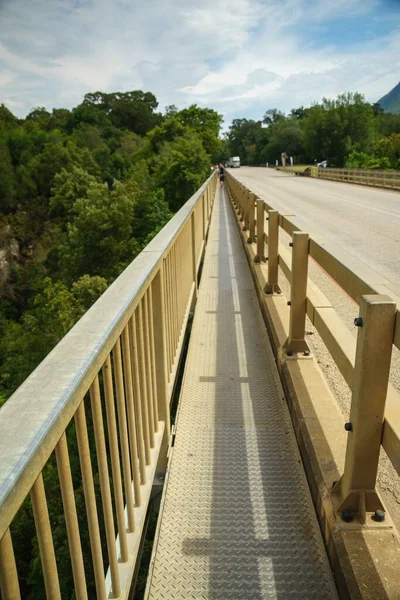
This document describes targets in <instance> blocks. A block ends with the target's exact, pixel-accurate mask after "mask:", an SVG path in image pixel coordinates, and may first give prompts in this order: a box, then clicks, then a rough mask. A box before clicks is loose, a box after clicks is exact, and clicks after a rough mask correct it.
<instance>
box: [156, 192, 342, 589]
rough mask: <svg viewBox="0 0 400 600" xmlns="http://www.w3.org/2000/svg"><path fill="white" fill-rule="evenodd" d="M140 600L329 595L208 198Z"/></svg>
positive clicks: (291, 458)
mask: <svg viewBox="0 0 400 600" xmlns="http://www.w3.org/2000/svg"><path fill="white" fill-rule="evenodd" d="M146 597H147V598H148V599H154V600H155V599H157V600H160V599H162V598H168V599H171V598H174V599H175V600H179V599H181V600H188V599H189V598H195V599H196V600H200V599H201V598H204V599H210V600H211V599H212V600H218V599H220V600H226V599H227V598H229V599H230V600H244V599H246V600H252V599H260V598H269V599H280V600H290V599H297V598H298V599H300V598H307V599H308V600H312V599H313V598H315V599H316V600H317V599H318V600H323V599H336V598H337V592H336V588H335V585H334V582H333V578H332V574H331V570H330V567H329V564H328V560H327V557H326V553H325V549H324V546H323V542H322V538H321V534H320V531H319V527H318V523H317V519H316V516H315V512H314V507H313V505H312V501H311V497H310V493H309V490H308V485H307V481H306V478H305V474H304V471H303V466H302V463H301V459H300V454H299V451H298V447H297V443H296V438H295V435H294V432H293V429H292V424H291V420H290V416H289V412H288V409H287V405H286V401H285V398H284V395H283V391H282V387H281V383H280V379H279V375H278V372H277V368H276V366H275V361H274V357H273V353H272V349H271V346H270V342H269V339H268V335H267V332H266V329H265V325H264V321H263V318H262V314H261V310H260V307H259V303H258V298H257V295H256V291H255V288H254V283H253V280H252V277H251V274H250V270H249V267H248V264H247V260H246V257H245V254H244V252H243V248H242V245H241V241H240V236H239V233H238V230H237V226H236V222H235V217H234V215H233V211H232V208H231V205H230V202H229V200H228V198H227V196H226V194H225V192H222V193H220V192H219V191H217V196H216V200H215V204H214V209H213V215H212V219H211V225H210V230H209V236H208V244H207V248H206V253H205V260H204V269H203V274H202V279H201V284H200V289H199V296H198V300H197V306H196V311H195V317H194V321H193V329H192V333H191V339H190V344H189V352H188V357H187V362H186V367H185V375H184V380H183V385H182V392H181V399H180V406H179V412H178V418H177V428H176V439H175V444H174V447H173V450H172V457H171V460H170V465H169V469H168V474H167V482H166V486H165V491H164V498H163V502H162V509H161V515H160V521H159V527H158V533H157V536H156V540H155V544H154V553H153V558H152V564H151V568H150V573H149V580H148V589H147V595H146Z"/></svg>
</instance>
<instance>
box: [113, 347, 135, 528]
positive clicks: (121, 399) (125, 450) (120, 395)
mask: <svg viewBox="0 0 400 600" xmlns="http://www.w3.org/2000/svg"><path fill="white" fill-rule="evenodd" d="M113 361H114V369H115V388H116V392H117V409H118V425H119V439H120V444H121V452H122V466H123V469H124V489H125V499H126V509H127V513H128V527H129V530H130V531H135V513H134V510H133V507H134V499H133V491H132V472H131V461H130V454H129V436H128V424H127V420H126V406H125V393H124V377H123V374H122V358H121V341H120V339H119V338H118V340H117V342H116V344H115V346H114V348H113Z"/></svg>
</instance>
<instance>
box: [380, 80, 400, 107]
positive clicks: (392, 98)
mask: <svg viewBox="0 0 400 600" xmlns="http://www.w3.org/2000/svg"><path fill="white" fill-rule="evenodd" d="M378 103H379V104H380V105H381V106H382V108H383V109H384V111H385V112H390V113H394V114H396V115H400V82H399V83H398V84H397V85H396V86H395V87H394V88H393V89H392V90H391V91H390V92H389V93H388V94H386V95H385V96H382V98H381V99H380V100H378Z"/></svg>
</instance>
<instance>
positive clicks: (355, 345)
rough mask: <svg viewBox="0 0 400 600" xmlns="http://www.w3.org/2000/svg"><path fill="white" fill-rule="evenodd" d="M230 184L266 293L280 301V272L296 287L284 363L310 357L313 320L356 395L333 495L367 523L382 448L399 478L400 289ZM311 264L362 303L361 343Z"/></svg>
mask: <svg viewBox="0 0 400 600" xmlns="http://www.w3.org/2000/svg"><path fill="white" fill-rule="evenodd" d="M227 183H228V190H229V193H230V195H231V199H232V201H233V204H234V207H235V209H236V210H237V212H238V217H239V220H240V221H241V222H242V224H243V226H242V229H243V231H245V232H248V234H247V233H246V234H245V235H246V236H247V241H248V242H249V243H252V244H254V243H256V248H257V250H256V253H255V255H254V261H255V262H265V261H266V260H267V261H268V276H267V282H266V285H265V289H264V292H265V294H267V295H279V294H280V287H279V268H280V269H281V270H282V272H283V274H284V275H285V277H286V279H287V280H288V282H289V284H290V290H291V292H290V294H291V295H290V301H289V302H288V304H289V306H290V309H289V310H290V314H289V327H288V335H287V339H286V341H285V342H284V343H283V344H282V346H281V348H280V351H279V356H280V360H281V361H284V360H287V359H288V358H289V359H292V358H296V357H304V356H305V357H306V356H308V355H309V354H310V350H309V348H308V345H307V342H306V339H305V323H306V315H307V316H308V317H309V319H310V320H311V322H312V323H313V325H314V326H315V328H316V329H317V331H318V333H319V335H320V336H321V338H322V340H323V341H324V343H325V345H326V347H327V348H328V350H329V352H330V354H331V355H332V357H333V359H334V361H335V363H336V365H337V367H338V368H339V370H340V372H341V373H342V375H343V377H344V379H345V380H346V382H347V384H348V385H349V387H350V388H351V390H352V403H351V412H350V422H349V423H348V424H347V425H346V430H347V431H348V432H349V436H348V443H347V450H346V458H345V467H344V472H343V474H342V477H341V479H340V481H339V482H338V483H337V484H336V486H335V489H334V490H333V495H334V496H336V497H337V507H338V512H342V513H344V512H346V511H347V512H350V513H352V514H357V515H358V516H359V519H360V522H361V523H365V517H366V512H370V511H372V512H374V511H376V510H381V509H382V504H381V501H380V499H379V497H378V494H377V493H376V489H375V485H376V477H377V467H378V459H379V451H380V446H381V444H382V446H383V448H384V449H385V451H386V453H387V455H388V456H389V458H390V460H391V462H392V464H393V466H394V467H395V469H396V470H397V472H398V473H399V474H400V394H399V393H398V392H397V391H396V390H395V389H394V388H393V387H392V386H391V385H390V384H389V370H390V361H391V355H392V346H393V344H394V345H395V346H396V347H397V348H400V312H399V309H398V308H396V303H397V305H398V306H400V288H399V287H398V286H396V285H394V284H392V283H391V282H390V281H388V280H386V279H385V278H384V277H382V276H381V275H379V274H378V273H377V272H375V271H373V270H372V269H370V268H369V267H368V266H366V265H364V264H363V263H361V262H360V261H358V260H357V259H355V258H354V257H351V256H350V255H349V254H348V253H346V252H345V251H343V250H341V249H340V248H338V247H337V246H335V245H334V244H333V243H332V242H330V241H329V240H327V239H325V238H324V237H323V236H321V235H319V234H318V233H315V234H313V233H312V234H311V235H309V233H307V231H309V226H308V225H307V224H306V223H304V222H303V221H301V219H299V218H298V217H297V216H296V215H287V214H284V213H282V212H279V211H278V210H276V208H277V207H276V206H275V207H274V206H272V205H270V204H268V203H267V202H264V201H263V200H260V199H258V198H257V197H256V196H255V194H253V193H252V192H251V191H250V190H249V189H248V188H246V187H245V186H244V185H243V184H242V183H241V182H239V181H238V180H237V179H236V178H235V177H234V176H232V175H231V174H229V173H228V177H227ZM265 216H266V217H267V222H268V228H267V231H264V225H265V223H266V218H265ZM281 229H282V230H283V231H285V232H286V233H287V234H289V236H291V238H292V242H290V244H289V248H286V247H284V246H283V244H282V243H280V241H279V232H280V230H281ZM266 255H267V258H266ZM309 257H311V258H312V259H313V260H314V261H315V262H316V263H317V264H318V265H319V266H320V267H321V268H322V269H323V270H324V271H325V272H326V273H328V275H330V277H331V278H332V279H333V280H334V281H335V282H336V283H337V285H338V286H339V287H340V288H342V290H344V291H345V292H346V293H347V294H348V295H349V296H350V297H351V298H352V299H353V300H355V302H357V303H358V304H359V306H360V313H359V317H357V319H356V320H355V325H357V326H358V327H359V330H358V336H357V340H355V339H354V338H353V336H352V335H351V333H350V331H349V330H348V329H347V327H346V325H345V324H344V322H343V321H342V320H341V319H340V317H339V315H338V314H337V312H336V311H335V309H334V308H333V307H332V306H331V303H330V302H329V300H328V299H327V298H326V297H325V296H324V295H323V294H322V292H321V291H320V290H319V289H318V288H317V287H316V286H315V285H314V284H313V282H312V281H311V280H310V279H309V278H308V262H309Z"/></svg>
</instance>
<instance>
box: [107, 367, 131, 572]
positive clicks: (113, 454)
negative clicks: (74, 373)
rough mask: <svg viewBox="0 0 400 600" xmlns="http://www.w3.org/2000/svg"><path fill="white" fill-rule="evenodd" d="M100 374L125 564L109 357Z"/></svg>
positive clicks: (122, 554)
mask: <svg viewBox="0 0 400 600" xmlns="http://www.w3.org/2000/svg"><path fill="white" fill-rule="evenodd" d="M102 373H103V381H104V398H105V401H106V415H107V431H108V440H109V444H110V455H111V469H112V477H113V487H114V501H115V512H116V515H117V524H118V534H119V547H120V550H121V561H122V562H126V561H127V560H128V541H127V537H126V523H125V512H124V496H123V493H122V478H121V463H120V458H119V448H118V433H117V416H116V414H115V405H114V391H113V384H112V375H111V360H110V356H107V358H106V361H105V363H104V365H103V369H102Z"/></svg>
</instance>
